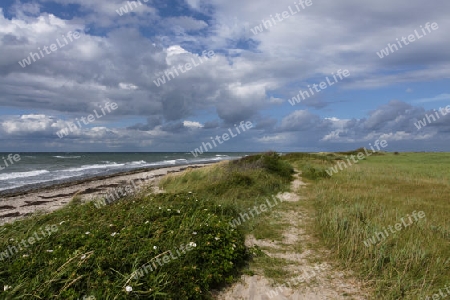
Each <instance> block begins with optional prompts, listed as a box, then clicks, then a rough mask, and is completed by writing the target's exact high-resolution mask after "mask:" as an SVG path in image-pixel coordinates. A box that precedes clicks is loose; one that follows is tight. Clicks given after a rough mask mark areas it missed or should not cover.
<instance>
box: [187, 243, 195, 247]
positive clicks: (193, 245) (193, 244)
mask: <svg viewBox="0 0 450 300" xmlns="http://www.w3.org/2000/svg"><path fill="white" fill-rule="evenodd" d="M189 246H191V247H197V244H196V243H194V242H190V243H189Z"/></svg>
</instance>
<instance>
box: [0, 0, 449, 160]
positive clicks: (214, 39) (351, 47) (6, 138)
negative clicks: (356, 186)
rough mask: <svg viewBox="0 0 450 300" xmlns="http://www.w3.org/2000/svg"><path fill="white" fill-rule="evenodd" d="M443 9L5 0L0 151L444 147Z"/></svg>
mask: <svg viewBox="0 0 450 300" xmlns="http://www.w3.org/2000/svg"><path fill="white" fill-rule="evenodd" d="M449 15H450V2H449V1H448V0H430V1H428V2H423V1H419V0H396V1H391V0H377V1H374V0H367V1H360V0H341V1H335V0H302V1H300V0H297V1H291V0H278V1H273V0H258V1H254V0H245V1H242V0H239V1H237V0H227V1H225V0H208V1H204V0H147V1H145V0H141V1H121V0H95V1H92V0H33V1H18V0H2V1H1V2H0V151H2V152H28V151H29V152H34V151H35V152H39V151H48V152H81V151H87V152H90V151H92V152H96V151H98V152H121V151H130V152H154V151H155V152H158V151H159V152H165V151H171V152H186V151H192V150H194V149H195V148H198V147H200V146H202V145H206V144H204V143H206V142H210V143H212V140H211V138H213V139H215V140H214V142H215V144H214V149H211V150H210V151H216V152H229V151H233V152H252V151H255V152H259V151H267V150H274V151H279V152H296V151H302V152H303V151H305V152H311V151H314V152H319V151H344V150H351V149H356V148H359V147H367V148H368V147H369V145H373V144H375V143H376V141H377V140H379V141H381V140H385V141H386V143H387V147H385V148H384V149H382V150H384V151H449V150H450V149H449V148H450V147H449V146H450V135H449V133H450V88H449V87H450V51H449V50H450V47H449V46H450V35H449V34H448V32H449V29H450V18H449V17H448V16H449ZM111 107H113V108H114V109H113V108H111ZM447 108H448V110H447ZM419 121H420V122H419ZM248 122H250V123H248ZM240 124H251V126H249V127H251V128H246V127H245V126H241V127H239V125H240ZM239 128H241V130H239ZM242 128H245V129H246V130H245V131H244V130H243V129H242ZM58 133H59V134H58ZM62 133H64V134H62ZM224 134H228V139H226V138H224ZM217 137H219V139H217Z"/></svg>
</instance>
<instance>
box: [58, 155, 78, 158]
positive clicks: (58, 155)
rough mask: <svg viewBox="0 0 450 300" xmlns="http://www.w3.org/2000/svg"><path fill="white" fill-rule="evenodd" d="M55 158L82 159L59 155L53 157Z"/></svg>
mask: <svg viewBox="0 0 450 300" xmlns="http://www.w3.org/2000/svg"><path fill="white" fill-rule="evenodd" d="M53 157H55V158H80V157H81V156H60V155H57V156H53Z"/></svg>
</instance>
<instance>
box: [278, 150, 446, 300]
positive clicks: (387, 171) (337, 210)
mask: <svg viewBox="0 0 450 300" xmlns="http://www.w3.org/2000/svg"><path fill="white" fill-rule="evenodd" d="M350 154H351V153H342V154H321V155H307V154H289V155H287V156H286V159H287V160H288V161H290V162H291V163H292V164H293V165H295V166H296V167H297V168H299V169H301V170H303V172H304V177H305V178H306V179H307V180H308V179H309V181H310V182H311V186H310V189H309V198H310V199H311V200H312V205H313V206H314V208H315V210H316V214H317V215H316V218H315V220H316V222H315V226H314V227H313V228H312V230H313V231H315V233H316V235H317V236H318V237H319V238H320V239H321V240H322V241H323V243H324V244H325V245H326V246H327V247H329V248H331V249H332V250H333V253H335V255H336V258H337V259H339V261H340V262H341V264H342V266H344V267H345V268H347V269H351V270H355V271H356V272H357V274H358V275H359V278H362V279H363V280H364V281H366V282H368V283H369V285H370V287H371V288H372V289H373V290H374V299H418V298H419V297H424V298H425V297H426V296H430V299H431V296H432V295H433V294H437V293H438V292H439V290H440V289H441V290H444V287H446V286H447V285H449V284H450V271H449V270H450V223H449V221H450V199H449V194H450V172H449V167H450V154H449V153H400V154H398V155H395V154H392V153H378V155H373V156H370V157H368V158H367V159H364V160H362V161H360V162H359V163H358V164H354V165H352V166H350V167H349V168H347V169H344V170H342V171H339V172H338V173H337V174H334V175H332V176H331V177H330V176H329V175H328V174H327V173H326V171H325V170H326V169H327V168H330V167H331V166H334V165H335V164H336V163H337V162H338V161H339V158H344V156H348V155H350ZM419 212H423V213H421V216H422V217H423V216H424V217H423V218H420V217H419V216H418V215H417V214H418V213H419ZM413 213H414V216H413ZM402 218H403V220H402ZM396 225H397V227H395V226H396ZM389 226H391V227H389ZM369 239H370V240H369ZM449 297H450V296H449ZM433 299H434V298H433ZM439 299H440V298H439Z"/></svg>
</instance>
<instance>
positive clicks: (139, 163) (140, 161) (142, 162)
mask: <svg viewBox="0 0 450 300" xmlns="http://www.w3.org/2000/svg"><path fill="white" fill-rule="evenodd" d="M146 163H147V162H146V161H145V160H139V161H132V162H130V163H127V164H130V165H144V164H146Z"/></svg>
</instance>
